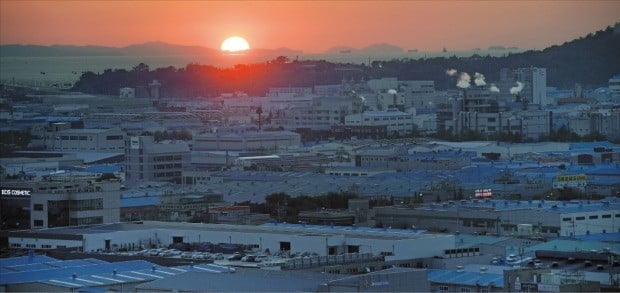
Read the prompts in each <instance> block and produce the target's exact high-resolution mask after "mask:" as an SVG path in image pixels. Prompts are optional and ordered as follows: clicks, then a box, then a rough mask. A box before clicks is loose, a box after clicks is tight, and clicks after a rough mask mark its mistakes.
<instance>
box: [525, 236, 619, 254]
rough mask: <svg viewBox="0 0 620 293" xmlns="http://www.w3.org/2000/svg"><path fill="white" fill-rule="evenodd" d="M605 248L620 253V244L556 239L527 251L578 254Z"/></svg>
mask: <svg viewBox="0 0 620 293" xmlns="http://www.w3.org/2000/svg"><path fill="white" fill-rule="evenodd" d="M605 248H609V249H610V251H612V252H616V253H620V244H618V243H609V242H601V241H582V240H567V239H554V240H551V241H549V242H544V243H540V244H538V245H534V246H530V247H527V248H526V249H525V251H527V252H530V251H537V250H550V251H563V252H576V251H591V250H596V251H602V250H603V249H605Z"/></svg>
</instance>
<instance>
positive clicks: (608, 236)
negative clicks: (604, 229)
mask: <svg viewBox="0 0 620 293" xmlns="http://www.w3.org/2000/svg"><path fill="white" fill-rule="evenodd" d="M575 238H577V239H579V240H585V241H602V242H616V243H620V232H618V233H597V234H590V235H579V236H576V237H575Z"/></svg>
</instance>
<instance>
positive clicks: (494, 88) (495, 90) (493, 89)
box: [489, 84, 499, 93]
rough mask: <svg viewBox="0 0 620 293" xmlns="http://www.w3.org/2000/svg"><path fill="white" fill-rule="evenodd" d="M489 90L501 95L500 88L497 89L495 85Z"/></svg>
mask: <svg viewBox="0 0 620 293" xmlns="http://www.w3.org/2000/svg"><path fill="white" fill-rule="evenodd" d="M489 90H490V91H491V92H492V93H499V88H498V87H496V86H495V85H494V84H491V87H489Z"/></svg>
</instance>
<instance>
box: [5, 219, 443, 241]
mask: <svg viewBox="0 0 620 293" xmlns="http://www.w3.org/2000/svg"><path fill="white" fill-rule="evenodd" d="M147 229H171V230H200V231H233V232H244V233H276V234H288V235H290V234H300V235H325V236H339V235H343V236H345V237H353V238H372V239H392V240H405V239H414V238H433V237H448V238H452V236H451V235H448V234H429V233H426V232H425V231H424V230H419V229H387V228H369V227H355V226H353V227H351V226H324V225H306V224H287V223H267V224H263V225H259V226H248V225H229V224H204V223H182V222H157V221H142V222H125V223H113V224H99V225H91V226H79V227H75V226H74V227H58V228H45V229H32V230H22V231H12V232H9V237H11V236H10V235H11V234H13V235H24V236H25V235H37V237H40V238H43V237H46V235H54V236H55V237H57V236H59V235H67V236H74V237H75V236H81V235H88V234H100V233H112V232H119V231H138V230H147Z"/></svg>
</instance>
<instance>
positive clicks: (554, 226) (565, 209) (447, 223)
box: [375, 198, 620, 237]
mask: <svg viewBox="0 0 620 293" xmlns="http://www.w3.org/2000/svg"><path fill="white" fill-rule="evenodd" d="M375 220H376V221H377V224H378V225H383V226H391V227H412V226H415V227H417V228H421V229H432V230H440V231H447V232H457V231H459V232H463V233H486V234H498V235H517V234H521V235H524V236H525V235H546V236H568V237H572V236H577V235H587V234H594V233H613V232H620V200H619V199H617V198H608V199H606V200H601V201H594V200H593V201H585V200H582V201H569V202H567V201H563V202H559V201H544V200H538V201H509V200H489V199H486V200H482V199H480V200H479V199H473V200H471V201H467V200H462V201H458V202H453V201H450V202H444V203H441V204H435V203H433V204H429V205H424V206H421V207H415V208H411V207H402V206H391V207H378V208H375Z"/></svg>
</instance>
